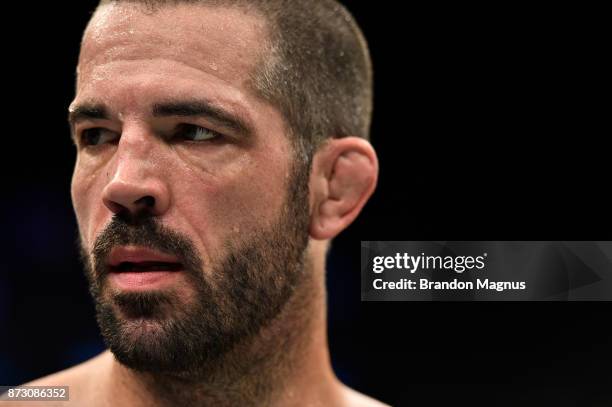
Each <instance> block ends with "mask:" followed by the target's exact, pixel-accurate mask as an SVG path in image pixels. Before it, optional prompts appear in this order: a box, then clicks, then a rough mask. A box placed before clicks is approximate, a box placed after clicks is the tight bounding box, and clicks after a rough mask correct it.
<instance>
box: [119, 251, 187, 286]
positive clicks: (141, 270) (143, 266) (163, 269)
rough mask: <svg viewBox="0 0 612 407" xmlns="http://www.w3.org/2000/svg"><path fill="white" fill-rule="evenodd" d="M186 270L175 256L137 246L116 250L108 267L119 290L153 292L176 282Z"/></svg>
mask: <svg viewBox="0 0 612 407" xmlns="http://www.w3.org/2000/svg"><path fill="white" fill-rule="evenodd" d="M183 269H184V266H183V265H182V264H181V263H180V261H179V260H178V259H177V258H176V257H174V256H171V255H168V254H165V253H161V252H158V251H155V250H152V249H148V248H145V247H137V246H119V247H116V248H114V249H113V250H112V251H111V253H110V256H109V259H108V263H107V270H108V278H109V280H110V282H111V284H112V285H113V286H115V287H116V288H118V289H119V290H149V289H155V288H161V287H162V286H164V285H167V284H169V283H171V282H172V281H174V280H175V279H176V278H177V277H178V275H179V274H181V273H180V271H182V270H183Z"/></svg>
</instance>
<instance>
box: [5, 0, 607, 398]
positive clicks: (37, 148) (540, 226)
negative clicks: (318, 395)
mask: <svg viewBox="0 0 612 407" xmlns="http://www.w3.org/2000/svg"><path fill="white" fill-rule="evenodd" d="M400 3H401V4H402V7H401V8H399V6H398V5H399V4H400ZM420 3H421V2H416V4H418V5H415V4H413V2H411V3H410V4H409V5H406V4H404V2H364V1H361V2H358V1H346V2H345V4H346V5H347V6H348V8H349V9H350V10H351V11H352V12H353V14H354V15H355V17H356V19H357V20H358V22H359V23H360V25H361V26H362V28H363V30H364V32H365V35H366V37H367V39H368V41H369V44H370V48H371V52H372V57H373V60H374V68H375V84H376V89H375V113H374V123H373V128H372V142H373V144H374V146H375V148H376V150H377V151H378V154H379V159H380V164H381V172H380V183H379V187H378V189H377V192H376V194H375V196H374V197H373V199H372V200H371V202H370V203H369V204H368V205H367V206H366V208H365V210H364V213H363V214H362V215H361V216H360V217H359V218H358V220H357V221H356V222H355V223H354V224H353V225H352V226H350V228H349V229H348V230H347V231H346V232H344V233H343V234H342V235H341V236H340V237H338V238H337V239H336V240H335V241H334V244H333V249H332V251H331V254H330V259H329V272H328V276H329V278H328V287H329V340H330V347H331V352H332V358H333V364H334V367H335V369H336V372H337V374H338V376H339V377H340V378H341V379H342V380H343V381H345V382H346V383H347V384H349V385H351V386H353V387H355V388H356V389H358V390H360V391H362V392H365V393H367V394H370V395H372V396H373V397H376V398H379V399H381V400H383V401H386V402H387V403H391V404H393V405H396V406H408V405H418V406H430V405H443V404H446V403H449V404H450V403H452V404H463V403H470V404H471V405H476V404H480V403H484V405H489V406H497V405H499V406H505V405H508V406H510V405H520V406H531V405H534V406H535V405H538V406H548V405H550V406H604V405H610V404H606V403H609V402H610V401H611V400H612V396H611V390H610V385H611V384H612V380H611V379H612V374H611V369H612V368H611V366H612V330H611V329H610V315H611V312H612V306H611V305H610V303H588V302H586V303H362V302H361V301H360V289H359V287H360V281H359V275H360V274H359V270H360V265H359V261H360V256H359V253H360V241H361V240H612V224H611V223H612V222H611V219H612V217H611V216H610V208H611V207H612V205H611V200H610V194H609V190H610V173H611V171H610V147H609V139H610V136H611V134H612V133H611V132H610V102H609V95H610V92H609V90H610V89H609V84H604V83H605V82H604V78H606V83H609V80H608V79H607V78H608V76H609V75H607V74H608V73H609V72H610V69H609V66H608V65H607V58H605V55H606V54H608V53H609V41H605V42H606V44H604V38H605V37H604V32H603V28H604V24H603V23H604V21H603V16H604V15H605V13H604V12H603V10H598V9H594V8H589V7H592V6H588V7H587V6H586V5H585V6H577V5H576V4H574V5H572V6H571V7H572V8H564V7H563V6H561V5H558V4H557V5H550V6H537V7H536V6H534V5H533V4H526V5H521V4H519V3H509V4H504V3H498V2H494V3H490V4H489V5H487V6H467V5H465V4H459V3H456V4H454V5H445V4H440V3H428V4H429V5H427V6H424V5H422V4H420ZM95 4H96V2H95V1H79V2H72V3H70V4H68V3H57V2H41V3H40V4H26V3H18V4H10V5H6V6H5V7H4V11H5V15H4V19H5V24H4V25H3V28H2V30H3V31H4V36H3V37H4V41H3V44H2V46H3V50H2V54H3V68H4V69H3V72H4V73H3V75H2V79H3V93H4V100H5V107H4V111H5V116H4V119H3V123H2V127H3V130H4V136H3V140H4V146H5V147H4V148H3V149H2V151H3V160H2V165H3V168H2V170H3V171H2V180H3V182H2V183H3V186H4V188H3V190H4V194H5V195H4V196H3V199H2V200H1V201H0V205H2V207H1V210H0V217H1V219H2V227H3V230H4V233H3V234H2V245H1V247H2V256H1V257H0V384H3V385H15V384H19V383H23V382H25V381H29V380H32V379H34V378H37V377H40V376H43V375H46V374H49V373H52V372H55V371H57V370H60V369H64V368H66V367H68V366H71V365H73V364H76V363H79V362H81V361H83V360H85V359H87V358H90V357H92V356H94V355H96V354H97V353H99V352H101V351H102V350H103V343H102V340H101V338H100V336H99V333H98V330H97V325H96V323H95V319H94V310H93V305H92V302H91V300H90V297H89V294H88V292H87V284H86V281H85V278H84V277H83V274H82V271H81V267H80V264H79V262H78V260H77V250H76V246H75V244H74V241H75V237H76V223H75V219H74V215H73V212H72V207H71V202H70V193H69V188H70V187H69V185H70V177H71V172H72V166H73V162H74V157H75V150H74V148H73V146H72V144H71V141H70V137H69V132H68V126H67V124H66V113H67V110H66V109H67V106H68V104H69V102H70V101H71V99H72V97H73V96H74V95H73V82H74V71H75V66H76V60H77V54H78V48H79V42H80V37H81V33H82V30H83V29H84V27H85V24H86V22H87V20H88V18H89V16H90V13H91V12H92V11H93V9H94V8H95ZM492 4H495V5H492ZM604 45H605V46H604ZM604 72H605V73H606V75H604Z"/></svg>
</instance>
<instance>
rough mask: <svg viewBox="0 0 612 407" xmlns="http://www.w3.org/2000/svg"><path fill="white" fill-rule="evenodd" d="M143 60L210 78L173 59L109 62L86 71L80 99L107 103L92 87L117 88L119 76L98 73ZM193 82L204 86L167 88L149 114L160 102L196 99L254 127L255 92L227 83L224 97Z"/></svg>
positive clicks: (149, 102) (152, 102) (196, 78)
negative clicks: (177, 66)
mask: <svg viewBox="0 0 612 407" xmlns="http://www.w3.org/2000/svg"><path fill="white" fill-rule="evenodd" d="M139 60H144V61H156V62H157V63H158V64H160V65H161V63H163V62H170V63H171V64H176V63H179V64H181V65H183V66H185V67H186V68H188V69H190V70H193V71H194V73H196V74H197V75H198V76H201V75H203V74H204V75H207V74H208V73H207V72H204V71H202V70H201V69H200V68H199V67H197V66H192V65H190V64H188V63H185V62H182V61H175V60H173V59H172V60H168V59H161V58H158V59H155V60H149V59H142V58H134V59H131V60H130V59H126V60H113V61H110V62H107V63H106V64H104V65H95V66H94V67H93V68H92V71H93V72H88V71H85V73H84V76H85V78H86V79H87V80H85V81H83V85H82V88H80V95H79V96H80V97H79V99H82V100H85V101H91V100H98V99H99V100H105V99H107V97H108V94H107V93H105V95H104V96H103V97H102V98H99V97H98V95H96V91H95V87H93V88H92V85H94V84H95V83H96V82H101V81H105V80H110V81H113V84H114V83H115V82H114V78H113V77H114V76H117V72H113V73H112V74H107V76H105V75H104V73H102V74H100V73H97V72H96V70H97V69H103V70H107V71H110V70H112V65H117V64H121V63H125V62H130V61H139ZM131 69H137V68H132V67H126V71H127V70H131ZM119 72H121V71H119ZM159 73H160V74H161V75H163V71H162V70H160V71H159ZM87 75H89V76H90V77H89V78H87ZM193 80H194V81H197V83H198V84H199V85H200V86H190V87H189V91H183V90H182V89H184V87H181V89H179V88H178V87H170V88H165V90H164V93H163V94H162V95H159V97H158V99H159V100H154V101H148V102H147V106H146V107H147V111H148V110H149V109H148V108H149V107H150V106H151V105H153V104H155V103H157V102H162V101H167V100H168V99H174V100H181V99H187V100H192V99H194V98H195V99H200V100H209V101H211V102H213V103H214V104H216V105H219V106H220V107H223V108H225V109H227V110H229V111H231V112H233V113H234V114H237V115H240V116H242V117H244V118H245V120H246V121H247V122H249V123H253V117H252V115H251V109H252V108H253V106H252V99H255V98H257V95H256V94H255V93H254V92H252V91H251V90H250V88H245V89H244V90H242V89H239V88H237V87H235V86H233V85H232V84H231V83H228V82H227V81H223V82H224V83H225V84H226V85H227V86H224V87H223V90H222V93H221V94H219V92H216V91H212V92H211V88H210V87H207V86H206V79H205V78H198V77H197V76H196V77H194V78H193ZM130 84H131V85H135V82H133V81H132V82H130ZM92 94H93V95H92ZM136 99H138V97H137V95H136ZM73 104H74V103H73Z"/></svg>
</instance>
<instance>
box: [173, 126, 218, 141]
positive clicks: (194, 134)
mask: <svg viewBox="0 0 612 407" xmlns="http://www.w3.org/2000/svg"><path fill="white" fill-rule="evenodd" d="M176 137H180V138H182V139H184V140H190V141H207V140H212V139H215V138H217V137H221V134H219V133H217V132H216V131H212V130H209V129H207V128H205V127H200V126H196V125H193V124H182V125H180V126H179V128H178V131H177V132H176Z"/></svg>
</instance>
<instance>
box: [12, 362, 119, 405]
mask: <svg viewBox="0 0 612 407" xmlns="http://www.w3.org/2000/svg"><path fill="white" fill-rule="evenodd" d="M107 359H108V355H107V352H103V353H101V354H100V355H98V356H95V357H93V358H91V359H89V360H86V361H85V362H83V363H80V364H78V365H76V366H73V367H70V368H68V369H65V370H62V371H59V372H56V373H53V374H50V375H48V376H44V377H41V378H39V379H36V380H32V381H30V382H28V383H24V384H23V385H24V386H68V395H69V399H70V401H49V402H42V401H38V402H36V405H37V406H41V407H43V406H44V407H49V406H53V407H55V406H68V407H72V406H80V405H83V402H84V401H85V400H86V399H88V398H89V395H90V394H92V392H93V391H95V377H96V373H97V372H99V371H100V370H101V369H102V368H103V366H104V365H105V364H106V363H107ZM28 403H29V404H28ZM31 403H32V402H31V401H30V402H17V401H15V402H2V404H1V406H2V407H4V406H25V405H31Z"/></svg>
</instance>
